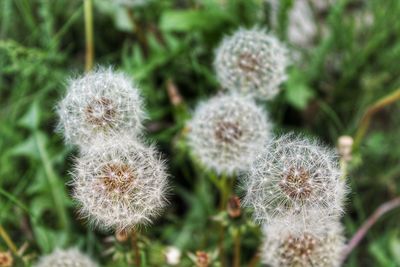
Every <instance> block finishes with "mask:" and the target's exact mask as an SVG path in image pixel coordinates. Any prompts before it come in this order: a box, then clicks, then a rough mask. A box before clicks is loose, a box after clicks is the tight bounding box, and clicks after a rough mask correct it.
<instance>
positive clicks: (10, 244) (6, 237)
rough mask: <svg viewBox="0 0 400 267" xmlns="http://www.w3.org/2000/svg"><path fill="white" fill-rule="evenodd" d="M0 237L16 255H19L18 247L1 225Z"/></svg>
mask: <svg viewBox="0 0 400 267" xmlns="http://www.w3.org/2000/svg"><path fill="white" fill-rule="evenodd" d="M0 236H1V238H3V240H4V242H5V243H6V244H7V246H8V248H9V249H10V250H11V251H12V252H13V253H14V254H18V249H17V246H16V245H15V244H14V242H13V241H12V239H11V238H10V236H9V235H8V233H7V231H6V230H5V229H4V228H3V226H2V225H0Z"/></svg>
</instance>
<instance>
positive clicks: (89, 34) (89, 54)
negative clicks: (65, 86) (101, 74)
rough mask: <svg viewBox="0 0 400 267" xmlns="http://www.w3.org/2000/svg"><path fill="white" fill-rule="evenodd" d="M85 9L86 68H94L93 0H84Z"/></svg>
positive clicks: (87, 69)
mask: <svg viewBox="0 0 400 267" xmlns="http://www.w3.org/2000/svg"><path fill="white" fill-rule="evenodd" d="M84 9H85V11H84V12H85V36H86V56H85V70H86V71H90V70H91V69H92V68H93V61H94V38H93V3H92V0H84Z"/></svg>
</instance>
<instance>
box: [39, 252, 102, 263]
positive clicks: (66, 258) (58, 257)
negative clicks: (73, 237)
mask: <svg viewBox="0 0 400 267" xmlns="http://www.w3.org/2000/svg"><path fill="white" fill-rule="evenodd" d="M96 266H97V264H96V263H94V262H93V261H92V260H91V259H90V258H89V257H88V256H86V255H84V254H82V253H81V252H80V251H79V250H78V249H75V248H71V249H67V250H61V249H56V250H55V251H53V252H52V253H51V254H49V255H46V256H43V257H41V258H40V259H39V262H38V263H37V264H36V265H35V267H96Z"/></svg>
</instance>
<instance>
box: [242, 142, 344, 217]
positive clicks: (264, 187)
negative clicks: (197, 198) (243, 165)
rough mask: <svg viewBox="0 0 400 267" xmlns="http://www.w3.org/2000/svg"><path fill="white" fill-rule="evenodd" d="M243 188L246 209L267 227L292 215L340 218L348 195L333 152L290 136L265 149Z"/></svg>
mask: <svg viewBox="0 0 400 267" xmlns="http://www.w3.org/2000/svg"><path fill="white" fill-rule="evenodd" d="M244 187H245V189H246V195H245V198H244V205H246V206H249V207H251V208H253V209H254V217H255V219H256V221H260V222H264V223H271V222H272V221H274V222H275V223H276V221H282V220H285V218H288V216H289V218H290V216H291V215H293V216H295V215H300V216H302V217H308V216H317V217H320V219H321V220H323V219H324V218H325V219H327V220H329V218H332V217H339V216H340V214H341V213H342V211H343V201H344V196H345V193H346V185H345V183H344V181H343V180H342V179H341V172H340V169H339V166H338V158H337V156H336V154H335V152H334V150H331V149H327V148H325V147H323V146H321V145H320V144H319V142H318V141H316V140H309V139H305V138H303V137H301V136H295V135H291V134H290V135H284V136H282V137H280V138H277V139H275V140H273V141H272V142H270V143H268V144H266V145H265V147H264V149H263V151H262V152H261V153H260V155H259V157H258V158H257V159H256V160H255V161H254V163H253V165H252V167H251V169H250V172H249V174H248V175H247V176H246V177H245V179H244ZM288 223H290V222H288Z"/></svg>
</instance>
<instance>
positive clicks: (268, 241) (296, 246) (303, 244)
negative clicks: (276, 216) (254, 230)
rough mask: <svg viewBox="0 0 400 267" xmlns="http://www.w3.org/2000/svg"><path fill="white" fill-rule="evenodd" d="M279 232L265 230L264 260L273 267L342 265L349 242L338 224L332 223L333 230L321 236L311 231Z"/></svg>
mask: <svg viewBox="0 0 400 267" xmlns="http://www.w3.org/2000/svg"><path fill="white" fill-rule="evenodd" d="M325 228H326V227H325ZM276 230H277V229H274V227H272V228H268V227H267V228H265V229H264V234H265V239H264V245H263V248H262V258H263V262H265V263H267V264H269V265H270V266H271V267H308V266H316V267H338V266H340V262H341V259H340V254H341V251H342V249H343V247H344V240H345V239H344V237H343V230H342V227H341V226H340V225H339V224H338V223H335V224H330V228H329V229H328V228H326V231H325V232H323V233H319V234H315V233H313V231H312V229H311V228H308V229H307V230H304V231H303V232H300V233H299V232H290V231H286V230H284V229H280V231H276ZM308 230H310V231H308Z"/></svg>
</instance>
